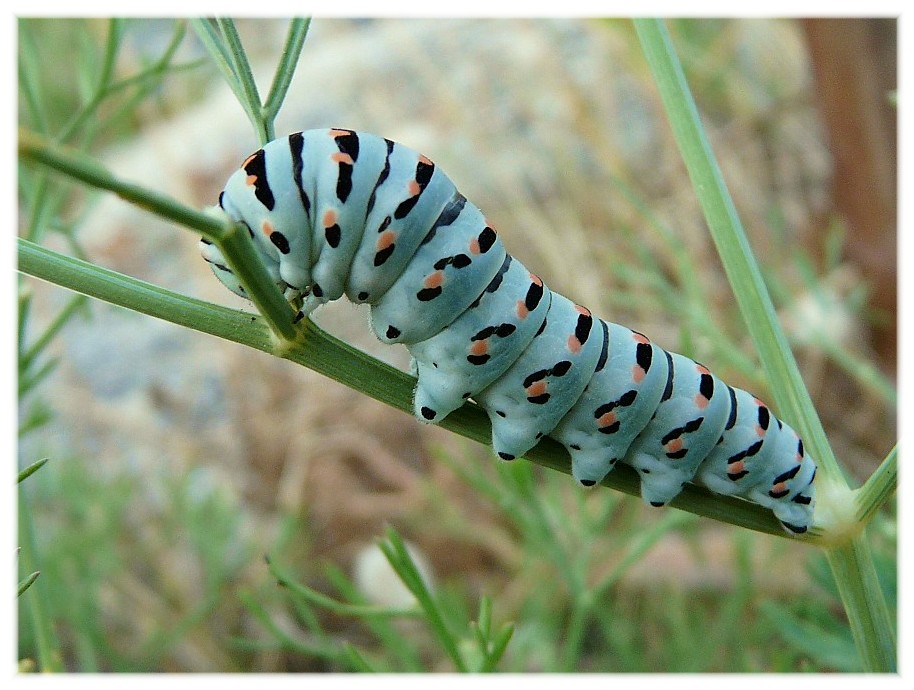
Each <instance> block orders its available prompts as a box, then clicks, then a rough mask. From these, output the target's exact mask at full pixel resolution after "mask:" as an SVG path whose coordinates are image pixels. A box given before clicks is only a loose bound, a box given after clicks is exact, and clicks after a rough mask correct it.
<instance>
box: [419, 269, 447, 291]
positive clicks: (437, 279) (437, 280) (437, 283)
mask: <svg viewBox="0 0 914 690" xmlns="http://www.w3.org/2000/svg"><path fill="white" fill-rule="evenodd" d="M443 282H444V271H435V272H434V273H432V274H431V275H429V276H426V278H425V280H424V281H423V282H422V287H425V288H436V287H441V284H442V283H443Z"/></svg>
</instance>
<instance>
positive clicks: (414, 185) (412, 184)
mask: <svg viewBox="0 0 914 690" xmlns="http://www.w3.org/2000/svg"><path fill="white" fill-rule="evenodd" d="M406 188H407V189H408V190H409V195H410V196H416V195H417V194H418V193H419V192H420V191H422V190H421V189H420V188H419V183H418V182H416V181H415V180H410V181H409V182H408V183H407V184H406Z"/></svg>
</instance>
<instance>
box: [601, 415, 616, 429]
mask: <svg viewBox="0 0 914 690" xmlns="http://www.w3.org/2000/svg"><path fill="white" fill-rule="evenodd" d="M615 423H616V413H615V412H607V413H606V414H604V415H601V416H600V417H599V418H598V419H597V427H599V428H603V427H607V426H612V425H613V424H615Z"/></svg>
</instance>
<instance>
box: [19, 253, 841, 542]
mask: <svg viewBox="0 0 914 690" xmlns="http://www.w3.org/2000/svg"><path fill="white" fill-rule="evenodd" d="M19 270H20V271H22V272H23V273H26V274H28V275H32V276H35V277H36V278H40V279H42V280H46V281H48V282H51V283H54V284H56V285H60V286H62V287H65V288H68V289H70V290H74V291H76V292H81V293H83V294H86V295H89V296H90V297H95V298H97V299H101V300H103V301H105V302H109V303H111V304H116V305H118V306H122V307H125V308H127V309H131V310H134V311H138V312H140V313H143V314H147V315H149V316H154V317H156V318H160V319H164V320H166V321H170V322H172V323H175V324H178V325H180V326H184V327H186V328H192V329H194V330H196V331H200V332H202V333H209V334H210V335H215V336H217V337H219V338H223V339H225V340H231V341H233V342H236V343H240V344H242V345H246V346H248V347H252V348H254V349H257V350H261V351H263V352H268V353H270V354H273V355H276V356H279V357H283V358H285V359H288V360H290V361H292V362H296V363H297V364H301V365H302V366H306V367H308V368H309V369H313V370H314V371H316V372H318V373H320V374H323V375H324V376H327V377H328V378H331V379H333V380H334V381H338V382H340V383H342V384H344V385H346V386H349V387H350V388H354V389H355V390H358V391H360V392H362V393H363V394H365V395H367V396H369V397H372V398H374V399H375V400H379V401H380V402H382V403H384V404H386V405H390V406H391V407H395V408H397V409H399V410H402V411H404V412H406V413H409V414H412V397H413V388H414V387H415V383H416V381H415V379H414V378H413V377H411V376H409V375H408V374H406V373H404V372H402V371H398V370H397V369H394V368H393V367H391V366H389V365H386V364H384V363H382V362H379V361H378V360H376V359H374V358H373V357H370V356H369V355H366V354H365V353H363V352H360V351H359V350H357V349H355V348H353V347H351V346H350V345H347V344H346V343H344V342H342V341H341V340H338V339H337V338H334V337H333V336H331V335H329V334H328V333H325V332H324V331H322V330H321V329H320V328H318V327H317V326H316V325H314V323H313V322H312V321H310V320H308V319H306V320H304V321H303V322H302V323H301V324H300V327H301V329H300V333H299V337H298V339H297V340H295V341H294V342H284V343H279V342H278V341H277V340H276V339H275V338H273V337H271V333H270V330H269V328H268V327H267V326H266V325H265V324H264V322H263V321H264V319H263V318H262V317H261V316H259V315H257V314H251V313H249V312H244V311H239V310H236V309H228V308H225V307H220V306H217V305H213V304H209V303H208V302H203V301H200V300H195V299H193V298H190V297H186V296H184V295H179V294H177V293H174V292H171V291H169V290H165V289H164V288H161V287H158V286H155V285H150V284H149V283H145V282H143V281H140V280H137V279H135V278H131V277H128V276H124V275H121V274H119V273H116V272H114V271H110V270H108V269H104V268H101V267H99V266H94V265H92V264H90V263H88V262H85V261H82V260H80V259H75V258H73V257H69V256H64V255H61V254H58V253H56V252H53V251H51V250H49V249H46V248H44V247H42V246H40V245H36V244H34V243H32V242H29V241H28V240H22V239H20V240H19ZM441 426H442V427H443V428H445V429H448V430H450V431H453V432H454V433H457V434H460V435H461V436H465V437H467V438H469V439H472V440H474V441H478V442H479V443H482V444H484V445H488V444H489V443H490V442H491V427H490V425H489V420H488V417H487V416H486V414H485V412H483V411H482V410H481V409H480V408H479V407H477V406H475V405H473V404H470V403H468V404H467V405H464V406H463V407H462V408H460V409H459V410H457V411H455V412H453V413H452V414H450V415H448V417H447V418H446V419H445V420H444V421H443V422H442V423H441ZM526 458H527V459H528V460H531V461H532V462H535V463H537V464H539V465H542V466H544V467H548V468H550V469H553V470H557V471H559V472H564V473H565V474H570V473H571V463H570V459H569V457H568V454H567V452H566V451H565V449H564V448H563V447H562V446H560V445H559V444H558V443H556V442H555V441H552V440H551V439H549V438H546V439H543V441H542V442H540V444H539V445H538V446H537V447H536V448H534V449H533V450H532V451H531V452H530V453H528V454H527V455H526ZM602 484H603V485H604V486H607V487H610V488H613V489H616V490H618V491H622V492H624V493H627V494H630V495H632V496H638V495H640V480H639V479H638V476H637V474H636V473H635V471H634V470H633V469H631V468H630V467H627V466H624V465H623V466H620V467H617V468H616V469H615V470H613V471H612V472H611V473H610V474H609V475H607V477H606V478H605V479H604V480H603V482H602ZM670 505H671V506H672V507H674V508H680V509H681V510H685V511H688V512H690V513H695V514H696V515H702V516H705V517H710V518H713V519H715V520H719V521H721V522H726V523H729V524H732V525H738V526H740V527H745V528H747V529H752V530H755V531H757V532H764V533H767V534H772V535H775V536H780V537H786V536H787V535H786V534H785V533H784V530H783V529H782V528H781V527H780V525H779V524H778V523H777V521H776V520H775V519H774V517H773V516H772V515H771V512H770V511H768V510H765V509H764V508H762V507H761V506H758V505H755V504H753V503H749V502H747V501H741V500H739V499H737V498H732V497H728V496H718V495H716V494H712V493H711V492H710V491H708V490H707V489H705V488H702V487H699V486H696V485H694V484H689V485H687V486H686V487H685V488H684V489H683V491H682V493H681V494H679V496H677V497H676V498H675V499H674V500H673V501H672V503H671V504H670ZM823 537H824V535H822V534H821V533H819V532H817V531H813V532H812V533H811V534H809V535H808V536H806V537H805V540H806V541H812V542H816V541H820V540H821V539H822V538H823Z"/></svg>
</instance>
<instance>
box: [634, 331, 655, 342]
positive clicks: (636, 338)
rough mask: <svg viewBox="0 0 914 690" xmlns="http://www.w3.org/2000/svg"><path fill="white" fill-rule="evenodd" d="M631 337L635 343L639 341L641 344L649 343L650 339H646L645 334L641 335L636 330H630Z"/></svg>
mask: <svg viewBox="0 0 914 690" xmlns="http://www.w3.org/2000/svg"><path fill="white" fill-rule="evenodd" d="M632 339H633V340H634V341H635V342H636V343H640V344H642V345H650V344H651V341H650V340H649V339H648V337H647V336H646V335H642V334H641V333H638V332H637V331H632Z"/></svg>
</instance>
